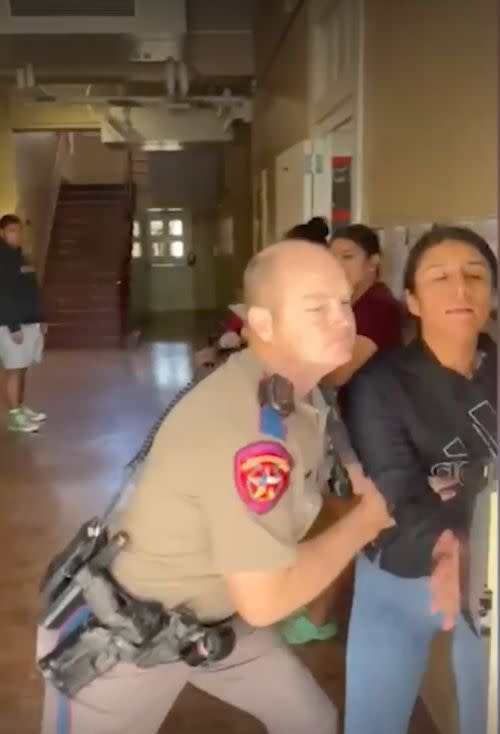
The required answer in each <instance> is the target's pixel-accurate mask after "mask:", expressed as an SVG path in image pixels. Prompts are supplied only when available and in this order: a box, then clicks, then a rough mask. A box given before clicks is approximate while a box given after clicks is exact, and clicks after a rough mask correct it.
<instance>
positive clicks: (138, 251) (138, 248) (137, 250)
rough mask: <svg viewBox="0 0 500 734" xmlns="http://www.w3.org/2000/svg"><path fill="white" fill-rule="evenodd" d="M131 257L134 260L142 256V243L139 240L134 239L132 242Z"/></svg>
mask: <svg viewBox="0 0 500 734" xmlns="http://www.w3.org/2000/svg"><path fill="white" fill-rule="evenodd" d="M132 257H133V258H134V260H135V259H137V258H139V257H142V245H141V243H140V242H139V240H134V241H133V243H132Z"/></svg>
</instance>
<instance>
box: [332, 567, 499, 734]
mask: <svg viewBox="0 0 500 734" xmlns="http://www.w3.org/2000/svg"><path fill="white" fill-rule="evenodd" d="M430 604H431V595H430V588H429V579H428V578H418V579H406V578H400V577H398V576H394V575H393V574H390V573H387V571H383V570H382V569H381V568H380V566H379V565H378V563H377V562H376V561H375V562H371V561H370V560H368V558H367V557H366V556H365V555H364V554H361V555H360V556H359V557H358V559H357V561H356V579H355V586H354V601H353V607H352V613H351V621H350V625H349V636H348V642H347V690H346V715H345V729H344V734H406V732H407V730H408V726H409V722H410V718H411V714H412V711H413V706H414V704H415V700H416V698H417V696H418V693H419V690H420V683H421V680H422V677H423V675H424V673H425V669H426V666H427V660H428V656H429V649H430V645H431V642H432V640H433V637H434V635H435V633H436V632H437V631H438V630H439V629H440V627H441V616H440V615H436V614H432V613H431V611H430ZM452 648H453V670H454V673H455V680H456V688H457V696H458V706H459V720H460V732H461V734H486V726H487V724H486V718H487V681H486V670H487V666H486V660H485V657H486V656H485V651H484V648H483V642H482V640H481V639H480V638H478V637H476V636H475V635H474V634H473V632H472V631H471V629H470V628H469V627H468V625H467V624H466V622H465V620H464V619H463V617H462V616H460V618H459V619H458V621H457V624H456V627H455V629H454V631H453V645H452Z"/></svg>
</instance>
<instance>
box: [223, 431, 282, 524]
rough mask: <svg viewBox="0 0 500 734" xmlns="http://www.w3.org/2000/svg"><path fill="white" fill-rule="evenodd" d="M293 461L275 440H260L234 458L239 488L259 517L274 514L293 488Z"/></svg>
mask: <svg viewBox="0 0 500 734" xmlns="http://www.w3.org/2000/svg"><path fill="white" fill-rule="evenodd" d="M292 468H293V459H292V457H291V456H290V454H289V453H288V451H287V450H286V449H285V448H284V447H283V446H281V444H279V443H274V442H273V441H258V442H256V443H251V444H248V445H247V446H244V447H243V448H241V449H240V450H239V451H237V453H236V454H235V457H234V479H235V483H236V489H237V490H238V494H239V496H240V498H241V500H242V501H243V502H244V504H245V505H246V506H247V507H248V509H249V510H250V511H251V512H254V513H255V514H256V515H265V514H266V513H267V512H270V510H272V509H273V508H274V507H276V505H277V504H278V502H279V501H280V499H281V498H282V497H283V495H284V494H285V492H286V491H287V489H288V487H289V486H290V472H291V470H292Z"/></svg>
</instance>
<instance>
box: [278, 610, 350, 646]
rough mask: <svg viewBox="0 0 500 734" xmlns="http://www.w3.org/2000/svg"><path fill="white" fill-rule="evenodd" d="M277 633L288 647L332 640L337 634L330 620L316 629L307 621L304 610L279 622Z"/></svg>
mask: <svg viewBox="0 0 500 734" xmlns="http://www.w3.org/2000/svg"><path fill="white" fill-rule="evenodd" d="M279 631H280V633H281V636H282V638H283V639H284V641H285V642H286V643H287V644H288V645H305V644H306V643H307V642H312V641H313V640H331V639H333V638H334V637H336V636H337V634H338V626H337V623H336V622H335V621H333V620H332V621H331V622H329V623H328V624H325V625H323V626H322V627H316V625H315V624H313V623H312V622H311V621H310V620H309V619H308V617H307V615H306V613H305V610H300V611H298V612H296V613H295V614H292V615H291V616H290V617H288V618H287V619H285V620H284V621H283V622H281V624H280V625H279Z"/></svg>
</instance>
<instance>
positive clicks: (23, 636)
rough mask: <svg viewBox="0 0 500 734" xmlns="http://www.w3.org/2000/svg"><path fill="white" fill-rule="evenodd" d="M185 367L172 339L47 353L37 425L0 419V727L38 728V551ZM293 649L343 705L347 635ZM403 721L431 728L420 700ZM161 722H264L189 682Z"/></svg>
mask: <svg viewBox="0 0 500 734" xmlns="http://www.w3.org/2000/svg"><path fill="white" fill-rule="evenodd" d="M190 374H191V349H190V346H189V345H188V344H187V343H186V342H183V341H181V340H179V341H172V342H170V343H167V342H165V343H160V342H156V343H151V344H142V345H140V346H138V347H137V348H135V349H133V350H128V351H122V352H94V353H92V352H86V353H85V352H66V353H63V352H60V353H58V352H49V353H48V354H47V356H46V359H45V362H44V364H43V366H42V367H41V368H39V369H37V370H35V371H34V372H33V374H32V376H31V381H30V385H31V390H30V396H29V397H30V399H31V400H30V402H31V404H32V405H33V406H34V407H36V408H40V409H43V410H45V411H47V413H48V414H49V420H48V423H47V425H46V427H45V429H44V430H43V431H42V432H41V433H40V434H39V435H35V436H14V435H11V434H7V433H5V431H4V430H3V427H2V428H0V523H1V532H0V558H1V559H2V561H1V563H2V572H1V574H0V629H1V637H0V640H1V643H0V734H37V732H38V722H39V716H40V706H41V685H40V681H39V678H38V675H37V673H36V669H35V665H34V659H33V653H34V644H35V628H36V623H37V609H38V597H37V585H38V583H39V580H40V577H41V575H42V573H43V571H44V569H45V566H46V564H47V561H48V560H49V559H50V557H51V556H52V554H53V553H54V552H55V551H56V550H58V549H59V548H60V547H61V545H62V544H63V543H65V542H66V541H67V539H68V538H69V536H70V535H71V533H72V532H73V531H74V530H75V529H76V528H77V526H78V525H79V524H80V523H81V522H82V521H83V520H85V519H87V518H88V517H89V516H91V515H93V514H95V513H96V511H97V512H99V511H100V510H102V509H103V508H104V506H105V505H106V503H107V501H108V500H109V498H110V497H111V496H112V494H113V492H114V491H115V488H116V486H117V484H118V481H119V477H120V467H122V466H123V465H124V463H125V462H126V461H127V460H128V459H129V458H130V456H131V454H132V453H133V452H134V451H135V449H136V448H137V447H138V445H139V444H140V442H141V438H142V437H143V435H144V434H145V432H146V430H147V429H148V428H149V426H150V424H151V422H152V420H153V419H154V418H155V417H156V415H157V414H158V413H159V411H160V410H161V408H162V406H164V405H165V404H166V402H167V401H168V400H169V398H170V397H171V396H172V395H173V394H174V393H175V392H176V391H177V390H178V389H179V388H180V387H181V386H182V385H183V384H184V383H185V382H186V381H187V380H188V378H189V377H190ZM1 417H2V419H3V416H1ZM299 654H301V655H302V656H303V657H304V659H305V660H306V662H307V663H308V664H309V665H310V667H311V668H312V670H313V672H314V674H315V675H316V676H317V678H318V680H319V681H320V683H321V685H323V687H324V688H325V690H326V691H327V692H328V693H329V694H330V695H331V696H332V698H333V699H334V700H335V701H336V702H337V704H338V705H339V707H340V708H342V699H343V685H344V683H343V680H344V662H343V659H344V645H343V644H342V643H341V642H335V643H333V644H321V645H317V646H312V647H308V648H307V649H305V650H304V651H301V652H300V653H299ZM410 731H411V734H433V727H432V724H431V723H430V721H429V720H428V717H427V715H426V712H425V710H424V709H423V707H422V706H421V705H419V706H418V707H417V710H416V712H415V715H414V722H413V724H412V727H411V730H410ZM162 732H168V733H169V734H193V733H196V732H200V733H201V732H204V733H205V734H212V733H213V734H215V732H217V734H236V732H238V734H258V732H262V728H261V727H260V725H259V724H257V723H256V722H255V721H253V720H252V719H250V718H249V717H248V716H246V715H244V714H242V713H240V712H238V711H235V710H233V709H231V708H230V707H228V706H227V705H225V704H222V703H220V702H219V701H216V700H213V699H210V698H209V697H208V696H207V695H205V694H201V693H199V692H197V691H195V690H193V689H190V688H189V689H186V691H185V692H184V693H183V694H182V696H181V698H180V699H179V701H178V703H177V704H176V706H175V709H174V710H173V711H172V713H171V714H170V716H169V718H168V720H167V722H166V723H165V725H164V727H163V729H162ZM54 734H55V733H54ZM88 734H92V732H89V733H88ZM305 734H306V733H305ZM311 734H312V733H311ZM359 734H363V732H359Z"/></svg>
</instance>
